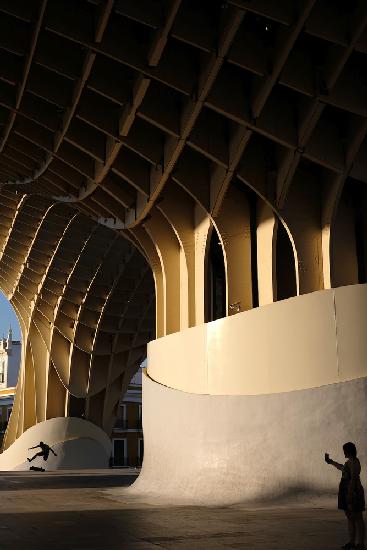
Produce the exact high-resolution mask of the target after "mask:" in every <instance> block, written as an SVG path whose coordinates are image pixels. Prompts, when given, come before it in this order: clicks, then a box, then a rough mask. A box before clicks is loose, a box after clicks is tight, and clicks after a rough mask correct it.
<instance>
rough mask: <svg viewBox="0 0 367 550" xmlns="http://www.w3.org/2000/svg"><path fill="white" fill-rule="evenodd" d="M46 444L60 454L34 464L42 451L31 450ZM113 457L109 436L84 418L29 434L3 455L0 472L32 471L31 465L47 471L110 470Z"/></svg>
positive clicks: (53, 421) (50, 423)
mask: <svg viewBox="0 0 367 550" xmlns="http://www.w3.org/2000/svg"><path fill="white" fill-rule="evenodd" d="M40 441H44V442H45V443H47V444H48V445H50V447H52V448H53V449H54V450H55V452H56V453H57V457H54V456H53V454H52V453H50V456H49V459H48V460H47V462H45V461H44V460H43V459H42V458H37V459H35V460H34V461H33V462H32V463H31V464H29V463H28V461H27V457H31V456H33V454H35V453H37V452H39V451H40V449H34V450H32V451H30V450H28V449H29V448H30V447H34V446H35V445H38V443H39V442H40ZM110 455H111V441H110V439H109V438H108V436H107V435H106V433H105V432H104V431H103V430H101V429H100V428H98V426H95V425H94V424H92V423H91V422H88V421H87V420H83V419H81V418H74V417H67V418H63V417H60V418H51V419H50V420H46V421H45V422H40V423H39V424H36V425H35V426H32V427H31V428H29V429H28V430H26V431H25V432H24V433H23V434H22V435H21V436H20V437H19V438H18V439H17V440H16V441H15V442H14V443H13V444H12V445H11V446H10V447H9V448H8V449H6V451H4V452H3V453H2V454H1V455H0V470H28V469H29V467H30V466H31V465H33V466H42V467H44V468H46V469H47V470H64V469H83V468H107V467H108V460H109V458H110Z"/></svg>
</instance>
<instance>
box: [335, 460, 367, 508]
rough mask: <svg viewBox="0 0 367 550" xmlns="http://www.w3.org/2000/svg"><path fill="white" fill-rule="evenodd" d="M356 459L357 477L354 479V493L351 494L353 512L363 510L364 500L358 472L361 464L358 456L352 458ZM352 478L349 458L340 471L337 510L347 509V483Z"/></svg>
mask: <svg viewBox="0 0 367 550" xmlns="http://www.w3.org/2000/svg"><path fill="white" fill-rule="evenodd" d="M353 460H355V461H356V466H357V471H358V478H357V480H356V485H355V489H354V493H353V495H352V502H351V508H352V511H353V512H354V513H358V512H363V511H364V510H365V501H364V490H363V485H362V483H361V480H360V477H359V474H360V472H361V465H360V462H359V460H358V458H355V459H353ZM351 479H352V471H351V467H350V460H347V462H346V463H345V464H344V467H343V471H342V478H341V480H340V484H339V494H338V508H339V510H348V489H349V484H350V482H351Z"/></svg>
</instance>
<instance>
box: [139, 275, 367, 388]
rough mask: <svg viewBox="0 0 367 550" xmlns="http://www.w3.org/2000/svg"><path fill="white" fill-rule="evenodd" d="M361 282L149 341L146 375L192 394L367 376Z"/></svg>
mask: <svg viewBox="0 0 367 550" xmlns="http://www.w3.org/2000/svg"><path fill="white" fill-rule="evenodd" d="M366 319H367V285H353V286H346V287H340V288H337V289H332V290H323V291H319V292H313V293H311V294H305V295H303V296H298V297H295V298H290V299H288V300H283V301H280V302H276V303H273V304H270V305H267V306H262V307H258V308H255V309H252V310H250V311H245V312H242V313H238V314H236V315H233V316H230V317H225V318H223V319H219V320H217V321H213V322H211V323H208V324H206V325H201V326H197V327H194V328H190V329H187V330H185V331H181V332H177V333H174V334H171V335H169V336H165V337H163V338H159V339H157V340H154V341H153V342H151V343H150V344H149V346H148V374H149V376H150V377H151V378H152V379H153V380H156V381H157V382H159V383H160V384H163V385H165V386H168V387H170V388H174V389H178V390H182V391H185V392H190V393H197V394H210V395H259V394H267V393H278V392H288V391H293V390H301V389H307V388H315V387H320V386H323V385H326V384H333V383H337V382H343V381H347V380H353V379H356V378H360V377H363V376H367V338H366Z"/></svg>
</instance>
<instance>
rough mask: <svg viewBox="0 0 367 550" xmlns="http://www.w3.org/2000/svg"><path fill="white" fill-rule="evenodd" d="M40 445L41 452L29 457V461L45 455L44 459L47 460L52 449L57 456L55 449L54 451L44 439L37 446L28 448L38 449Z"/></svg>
mask: <svg viewBox="0 0 367 550" xmlns="http://www.w3.org/2000/svg"><path fill="white" fill-rule="evenodd" d="M38 447H39V448H40V449H41V450H40V452H39V453H36V454H35V455H34V456H32V458H27V460H28V462H32V461H33V460H34V459H35V458H37V456H43V460H47V459H48V455H49V454H50V451H51V452H52V453H53V454H54V455H55V456H57V454H56V453H55V451H53V450H52V449H51V447H50V446H49V445H47V443H43V441H40V442H39V444H38V445H35V447H29V449H28V450H29V451H30V450H31V449H38Z"/></svg>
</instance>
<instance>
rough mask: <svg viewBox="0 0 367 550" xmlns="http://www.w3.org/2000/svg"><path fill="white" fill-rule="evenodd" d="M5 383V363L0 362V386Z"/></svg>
mask: <svg viewBox="0 0 367 550" xmlns="http://www.w3.org/2000/svg"><path fill="white" fill-rule="evenodd" d="M4 382H5V361H1V362H0V384H4Z"/></svg>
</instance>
